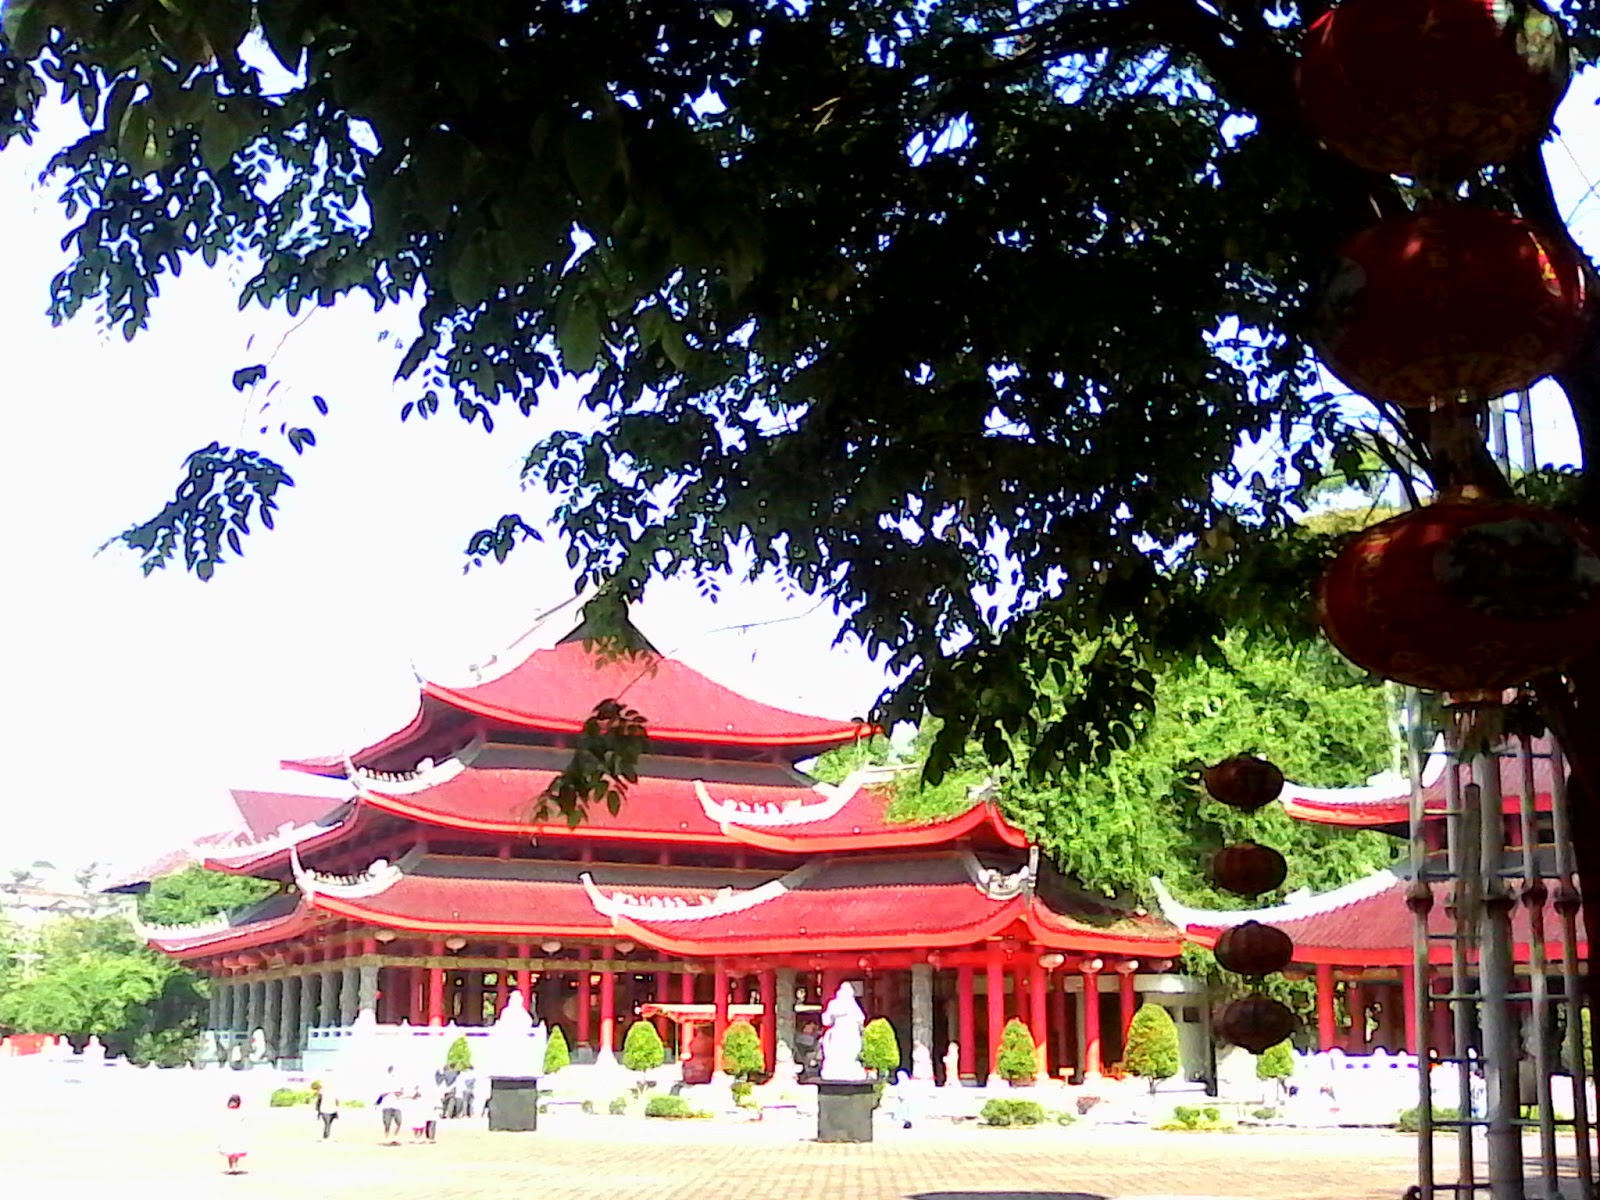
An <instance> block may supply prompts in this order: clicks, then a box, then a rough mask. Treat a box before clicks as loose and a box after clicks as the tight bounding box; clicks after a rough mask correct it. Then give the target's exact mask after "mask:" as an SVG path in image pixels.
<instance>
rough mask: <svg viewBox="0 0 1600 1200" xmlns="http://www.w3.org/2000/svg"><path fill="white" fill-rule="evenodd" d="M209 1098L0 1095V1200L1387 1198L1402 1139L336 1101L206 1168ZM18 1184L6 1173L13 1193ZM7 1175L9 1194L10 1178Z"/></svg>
mask: <svg viewBox="0 0 1600 1200" xmlns="http://www.w3.org/2000/svg"><path fill="white" fill-rule="evenodd" d="M214 1119H215V1107H214V1106H213V1104H211V1103H210V1102H209V1101H208V1102H207V1103H206V1104H205V1105H203V1106H201V1105H198V1104H193V1103H189V1102H187V1100H186V1099H185V1098H180V1097H179V1096H177V1095H166V1096H161V1097H152V1098H150V1099H149V1100H148V1101H145V1102H141V1101H140V1100H139V1099H138V1097H137V1093H132V1094H127V1095H124V1096H123V1097H121V1098H120V1099H117V1100H115V1101H112V1102H110V1103H106V1104H102V1105H96V1104H94V1103H92V1102H91V1101H90V1099H89V1097H88V1096H87V1095H86V1094H85V1095H80V1096H75V1097H72V1098H70V1099H68V1100H66V1101H64V1102H57V1103H48V1102H44V1101H40V1102H37V1103H29V1102H28V1099H27V1097H26V1096H25V1095H23V1094H22V1093H21V1092H19V1091H18V1090H8V1091H6V1092H5V1093H4V1094H0V1164H4V1167H3V1169H4V1173H5V1174H4V1177H5V1180H6V1193H7V1194H8V1195H16V1196H26V1197H43V1196H59V1197H69V1198H76V1197H81V1196H105V1195H116V1196H119V1197H128V1196H131V1197H145V1196H149V1197H161V1198H162V1200H170V1198H175V1197H199V1198H209V1197H212V1196H239V1197H273V1198H274V1200H284V1198H285V1197H290V1196H294V1197H321V1196H327V1197H340V1198H341V1200H413V1198H415V1200H423V1198H427V1200H512V1198H513V1197H515V1198H516V1200H528V1198H531V1197H536V1198H538V1200H576V1198H578V1197H584V1198H588V1197H594V1196H607V1197H617V1198H619V1200H635V1198H637V1200H717V1198H720V1197H730V1198H737V1200H1106V1198H1110V1200H1133V1198H1135V1197H1137V1198H1140V1200H1153V1198H1155V1197H1161V1198H1163V1200H1165V1198H1169V1197H1183V1198H1190V1197H1228V1198H1229V1200H1233V1198H1238V1200H1257V1198H1260V1200H1267V1198H1269V1197H1270V1198H1271V1200H1380V1198H1382V1200H1399V1197H1400V1196H1401V1195H1402V1194H1403V1192H1404V1191H1405V1189H1406V1187H1407V1186H1408V1185H1409V1184H1410V1183H1411V1181H1412V1178H1413V1174H1412V1172H1413V1155H1414V1153H1415V1148H1414V1142H1413V1141H1412V1139H1410V1138H1407V1137H1405V1136H1402V1135H1397V1134H1389V1133H1370V1132H1358V1131H1341V1132H1327V1133H1280V1132H1271V1133H1268V1132H1237V1133H1211V1134H1205V1133H1158V1132H1151V1131H1147V1130H1139V1129H1131V1128H1121V1127H1111V1128H1104V1129H1098V1128H1095V1127H1093V1126H1090V1125H1086V1124H1085V1125H1076V1126H1072V1127H1070V1128H1066V1129H1060V1128H1046V1129H1026V1130H991V1129H980V1128H974V1127H970V1126H964V1125H963V1126H951V1125H947V1124H931V1125H928V1126H926V1127H923V1128H918V1129H914V1130H911V1131H909V1132H906V1131H902V1130H899V1129H891V1128H881V1129H880V1130H879V1132H878V1138H879V1140H878V1141H877V1142H875V1143H874V1144H872V1145H867V1146H830V1145H821V1144H818V1143H816V1142H814V1141H809V1140H807V1137H808V1134H810V1133H813V1132H814V1130H812V1129H810V1128H808V1126H807V1123H806V1122H805V1121H804V1120H803V1119H799V1118H789V1119H782V1120H778V1121H773V1122H768V1123H766V1124H754V1123H735V1122H732V1121H721V1120H718V1121H696V1122H666V1121H648V1120H644V1119H642V1118H629V1117H605V1116H593V1117H589V1116H583V1115H581V1114H577V1113H570V1114H560V1115H557V1116H554V1117H548V1118H547V1119H546V1120H545V1121H544V1122H542V1125H541V1129H540V1131H539V1132H538V1133H533V1134H503V1133H489V1132H488V1131H487V1130H486V1129H484V1128H483V1127H482V1125H481V1124H480V1123H478V1122H451V1123H448V1124H446V1125H445V1126H444V1127H443V1129H442V1130H441V1134H440V1141H439V1142H438V1144H436V1145H431V1146H430V1145H409V1144H407V1145H401V1146H394V1147H391V1146H384V1145H380V1144H379V1142H378V1137H377V1133H378V1130H377V1122H378V1118H377V1114H376V1113H373V1112H371V1111H369V1110H361V1111H352V1112H346V1113H345V1114H343V1116H342V1117H341V1119H340V1121H339V1123H338V1126H337V1127H336V1130H337V1131H336V1133H335V1135H334V1138H333V1140H332V1141H330V1142H326V1143H324V1142H321V1141H319V1140H318V1139H317V1136H316V1119H315V1117H314V1116H313V1115H311V1113H310V1112H309V1110H307V1109H279V1110H263V1111H260V1112H258V1113H257V1115H256V1117H255V1119H254V1124H253V1127H252V1132H251V1140H252V1145H251V1155H250V1159H249V1164H248V1165H249V1171H248V1172H247V1173H246V1174H244V1175H241V1176H237V1177H224V1176H223V1175H222V1174H221V1170H220V1167H221V1163H220V1160H219V1159H218V1157H217V1155H216V1152H215V1145H214V1135H213V1129H214ZM18 1185H20V1186H18ZM13 1186H17V1190H15V1191H13V1190H12V1188H13Z"/></svg>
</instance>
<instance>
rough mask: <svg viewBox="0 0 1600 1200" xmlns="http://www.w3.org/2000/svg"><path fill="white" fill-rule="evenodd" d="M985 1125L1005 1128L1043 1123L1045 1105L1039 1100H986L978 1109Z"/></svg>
mask: <svg viewBox="0 0 1600 1200" xmlns="http://www.w3.org/2000/svg"><path fill="white" fill-rule="evenodd" d="M978 1119H979V1120H981V1121H982V1122H983V1123H984V1124H985V1125H993V1126H996V1127H997V1128H1001V1129H1005V1128H1009V1127H1011V1126H1013V1125H1043V1124H1044V1105H1042V1104H1040V1103H1039V1102H1038V1101H1037V1100H1002V1099H1000V1098H998V1097H997V1098H995V1099H993V1100H985V1101H984V1102H983V1107H982V1108H981V1109H979V1110H978Z"/></svg>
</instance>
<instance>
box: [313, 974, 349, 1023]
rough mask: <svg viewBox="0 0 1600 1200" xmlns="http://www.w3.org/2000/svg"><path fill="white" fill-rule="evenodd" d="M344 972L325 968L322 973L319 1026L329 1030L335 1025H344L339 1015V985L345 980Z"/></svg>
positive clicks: (318, 1012)
mask: <svg viewBox="0 0 1600 1200" xmlns="http://www.w3.org/2000/svg"><path fill="white" fill-rule="evenodd" d="M343 977H344V972H343V971H340V970H338V969H337V968H334V967H330V966H324V967H323V968H322V970H321V972H320V981H321V984H322V989H321V990H322V994H321V996H319V997H318V999H317V1025H318V1027H319V1028H322V1029H327V1028H330V1027H332V1026H335V1025H342V1024H344V1022H343V1020H342V1019H341V1018H340V1013H339V984H340V982H341V981H342V980H343Z"/></svg>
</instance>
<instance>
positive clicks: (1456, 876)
mask: <svg viewBox="0 0 1600 1200" xmlns="http://www.w3.org/2000/svg"><path fill="white" fill-rule="evenodd" d="M1460 752H1461V739H1460V736H1459V734H1458V733H1457V730H1456V727H1455V724H1454V719H1453V718H1452V720H1451V723H1450V725H1449V726H1448V727H1447V731H1446V733H1445V753H1446V759H1445V772H1444V791H1445V838H1446V843H1445V844H1446V855H1447V862H1448V874H1449V877H1450V879H1451V880H1452V887H1451V891H1450V899H1449V910H1448V911H1449V913H1450V1018H1451V1027H1452V1029H1453V1031H1454V1041H1455V1047H1454V1057H1455V1063H1456V1098H1457V1108H1458V1111H1459V1113H1460V1116H1459V1118H1458V1120H1457V1124H1456V1162H1457V1168H1456V1171H1457V1189H1458V1190H1459V1191H1460V1192H1461V1193H1462V1194H1464V1195H1468V1196H1470V1195H1471V1194H1472V1188H1473V1180H1474V1178H1475V1177H1476V1174H1477V1169H1476V1165H1475V1164H1474V1162H1473V1152H1472V1127H1473V1121H1474V1120H1476V1119H1477V1117H1478V1114H1477V1113H1476V1112H1475V1111H1474V1105H1473V1097H1472V1091H1473V1089H1472V1060H1471V1059H1470V1058H1469V1057H1468V1055H1467V1048H1468V1047H1469V1046H1471V1045H1472V1017H1473V1011H1472V1005H1473V1001H1474V1000H1475V999H1476V997H1475V996H1474V995H1473V993H1472V992H1470V991H1468V990H1467V978H1468V974H1467V972H1468V970H1469V964H1468V961H1467V959H1468V954H1469V952H1470V949H1471V943H1472V940H1473V937H1474V933H1475V922H1474V920H1473V916H1472V914H1473V909H1474V907H1475V905H1476V897H1475V896H1474V893H1473V884H1474V883H1475V882H1476V875H1477V872H1476V871H1475V870H1473V871H1472V872H1471V874H1472V876H1473V878H1472V879H1468V878H1467V874H1468V867H1469V864H1470V863H1472V862H1473V861H1474V859H1475V856H1474V855H1473V854H1472V853H1470V852H1469V851H1468V847H1469V846H1470V839H1469V838H1467V837H1466V836H1465V834H1466V832H1467V825H1468V822H1467V815H1468V814H1467V812H1466V809H1465V808H1464V807H1463V806H1464V804H1465V803H1466V798H1465V797H1464V796H1463V794H1462V792H1463V789H1462V787H1461V763H1460V759H1459V755H1460Z"/></svg>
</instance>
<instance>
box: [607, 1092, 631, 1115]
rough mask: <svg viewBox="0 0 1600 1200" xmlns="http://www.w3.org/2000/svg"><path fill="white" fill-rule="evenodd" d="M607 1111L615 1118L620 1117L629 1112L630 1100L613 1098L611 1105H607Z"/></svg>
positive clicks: (619, 1097)
mask: <svg viewBox="0 0 1600 1200" xmlns="http://www.w3.org/2000/svg"><path fill="white" fill-rule="evenodd" d="M606 1111H607V1112H608V1113H610V1114H611V1115H612V1116H613V1117H620V1116H623V1115H625V1114H626V1113H627V1111H628V1098H627V1097H626V1096H613V1097H612V1098H611V1103H610V1104H608V1105H606Z"/></svg>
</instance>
